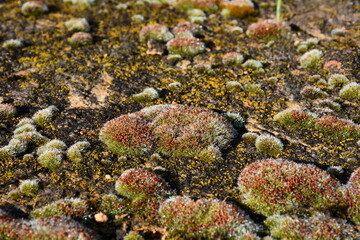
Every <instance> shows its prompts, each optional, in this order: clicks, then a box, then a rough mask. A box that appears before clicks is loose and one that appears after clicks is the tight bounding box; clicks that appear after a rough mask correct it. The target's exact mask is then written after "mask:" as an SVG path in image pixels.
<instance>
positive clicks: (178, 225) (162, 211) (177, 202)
mask: <svg viewBox="0 0 360 240" xmlns="http://www.w3.org/2000/svg"><path fill="white" fill-rule="evenodd" d="M159 216H160V222H161V224H162V226H164V227H167V228H168V231H169V235H170V236H172V237H175V238H176V237H185V238H199V239H200V238H201V239H213V237H214V236H217V237H219V238H221V239H232V238H234V239H235V238H236V239H259V238H258V237H257V235H256V232H257V231H258V228H257V226H256V225H255V224H254V223H253V222H251V221H250V220H249V219H248V217H247V216H246V215H245V213H244V212H243V211H241V210H240V209H237V208H236V207H234V206H232V205H231V204H228V203H226V202H222V201H219V200H217V199H199V200H197V201H194V200H191V199H190V198H188V197H172V198H169V199H167V200H166V201H164V202H163V203H162V204H161V206H160V208H159ZM240 229H241V230H240Z"/></svg>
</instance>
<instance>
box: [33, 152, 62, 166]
mask: <svg viewBox="0 0 360 240" xmlns="http://www.w3.org/2000/svg"><path fill="white" fill-rule="evenodd" d="M62 154H63V153H62V152H61V151H60V150H59V149H56V148H46V149H45V150H44V151H43V152H42V153H41V154H40V155H39V157H38V158H37V161H38V162H39V163H40V165H41V166H42V167H44V168H48V169H50V170H51V171H55V170H57V169H58V168H59V167H60V166H61V163H62Z"/></svg>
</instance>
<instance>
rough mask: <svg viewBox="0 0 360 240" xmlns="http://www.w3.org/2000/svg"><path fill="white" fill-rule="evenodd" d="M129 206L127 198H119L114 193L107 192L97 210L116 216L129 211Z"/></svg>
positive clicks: (100, 200)
mask: <svg viewBox="0 0 360 240" xmlns="http://www.w3.org/2000/svg"><path fill="white" fill-rule="evenodd" d="M128 208H129V202H128V201H127V200H126V199H123V198H118V197H117V196H116V195H114V194H107V195H104V196H102V197H101V198H100V199H99V204H98V206H97V208H96V210H97V211H98V212H102V213H104V214H105V215H111V216H115V215H121V214H124V213H126V212H128V210H129V209H128Z"/></svg>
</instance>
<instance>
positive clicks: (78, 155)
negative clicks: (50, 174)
mask: <svg viewBox="0 0 360 240" xmlns="http://www.w3.org/2000/svg"><path fill="white" fill-rule="evenodd" d="M89 147H90V143H89V142H87V141H80V142H76V143H74V144H73V145H71V146H70V147H69V148H68V149H67V151H66V156H67V158H68V159H69V160H70V161H73V162H81V161H82V160H83V156H82V154H83V152H84V151H85V150H86V149H88V148H89Z"/></svg>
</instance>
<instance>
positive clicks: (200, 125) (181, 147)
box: [100, 105, 236, 157]
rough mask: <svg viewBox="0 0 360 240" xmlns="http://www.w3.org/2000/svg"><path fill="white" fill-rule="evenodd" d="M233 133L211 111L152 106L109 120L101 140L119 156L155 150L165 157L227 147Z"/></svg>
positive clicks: (174, 106) (220, 118)
mask: <svg viewBox="0 0 360 240" xmlns="http://www.w3.org/2000/svg"><path fill="white" fill-rule="evenodd" d="M147 119H149V120H152V121H147ZM199 119H201V121H199ZM139 133H141V134H139ZM174 134H175V135H174ZM235 135H236V132H235V131H234V129H233V127H232V126H231V124H230V123H229V122H228V121H227V120H226V119H225V118H224V117H222V116H221V115H220V114H217V113H215V112H212V111H210V110H207V109H203V108H196V107H188V106H185V105H155V106H153V107H149V108H144V109H143V110H142V111H140V112H136V113H134V114H129V115H124V116H121V117H119V118H116V119H113V120H111V121H109V122H108V123H106V124H105V126H104V127H103V129H102V130H101V132H100V139H101V140H102V141H103V142H104V143H105V144H107V146H108V149H109V150H111V151H113V152H115V153H116V154H118V155H143V154H144V153H146V152H148V151H149V150H155V151H157V152H159V153H161V154H163V155H166V156H178V157H194V156H196V155H197V154H199V153H200V152H201V151H202V150H203V149H204V148H207V147H208V146H209V145H214V146H215V147H218V148H219V149H225V148H227V147H228V144H229V143H230V142H231V141H232V139H233V138H234V137H235ZM174 136H176V138H174Z"/></svg>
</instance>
